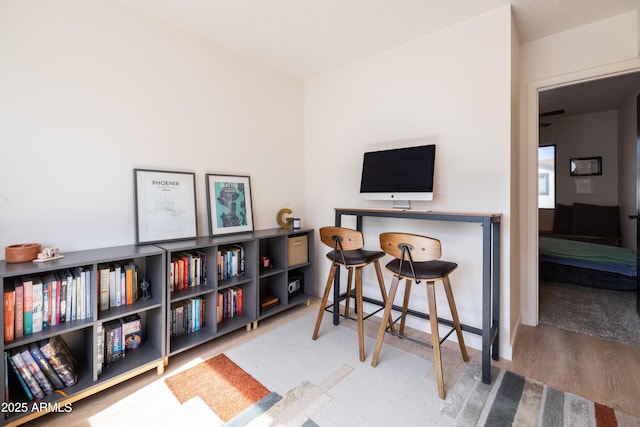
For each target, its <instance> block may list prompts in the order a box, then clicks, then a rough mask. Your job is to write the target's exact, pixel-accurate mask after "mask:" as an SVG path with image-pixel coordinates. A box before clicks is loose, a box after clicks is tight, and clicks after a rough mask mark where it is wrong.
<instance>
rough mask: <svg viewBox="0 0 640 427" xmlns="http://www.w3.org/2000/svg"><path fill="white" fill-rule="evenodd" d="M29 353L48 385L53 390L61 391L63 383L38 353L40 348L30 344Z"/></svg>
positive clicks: (40, 353)
mask: <svg viewBox="0 0 640 427" xmlns="http://www.w3.org/2000/svg"><path fill="white" fill-rule="evenodd" d="M29 352H30V353H31V356H32V357H33V360H35V361H36V363H37V364H38V366H39V367H40V370H41V371H42V373H43V374H44V376H45V377H46V378H47V380H48V381H49V383H50V384H51V385H52V386H53V388H54V390H61V389H63V388H64V387H65V385H64V383H63V382H62V380H61V379H60V377H59V376H58V374H57V373H56V371H55V370H54V369H53V367H52V366H51V364H49V361H48V360H47V358H46V357H45V356H44V354H43V353H42V351H40V347H38V344H36V343H31V344H30V345H29Z"/></svg>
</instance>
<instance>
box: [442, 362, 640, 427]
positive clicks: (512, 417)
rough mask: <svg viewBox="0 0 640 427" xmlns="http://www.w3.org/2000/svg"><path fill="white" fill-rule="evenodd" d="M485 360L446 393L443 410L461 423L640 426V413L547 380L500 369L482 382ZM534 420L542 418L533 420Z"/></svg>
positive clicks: (468, 368) (467, 370)
mask: <svg viewBox="0 0 640 427" xmlns="http://www.w3.org/2000/svg"><path fill="white" fill-rule="evenodd" d="M480 376H481V368H480V362H479V361H477V360H472V361H471V362H469V365H468V366H467V368H466V369H465V372H464V373H463V374H462V376H461V377H460V379H459V380H458V382H457V383H456V385H455V386H454V388H453V389H452V390H451V391H450V392H449V395H448V396H447V402H446V403H445V405H444V407H443V409H442V415H445V416H447V417H449V418H452V419H454V420H455V424H456V425H459V426H478V425H485V426H530V425H538V426H550V427H551V426H553V427H555V426H597V427H615V426H618V425H621V426H624V425H637V424H636V423H637V422H638V420H637V418H634V417H631V416H629V415H627V414H624V413H621V412H618V411H615V410H613V409H611V408H609V407H607V406H604V405H601V404H598V403H595V402H592V401H591V400H588V399H585V398H583V397H581V396H578V395H575V394H572V393H567V392H564V391H562V390H558V389H556V388H554V387H551V386H549V385H547V384H544V383H541V382H539V381H536V380H533V379H531V378H525V377H523V376H521V375H518V374H515V373H513V372H510V371H505V370H500V369H497V368H495V369H494V371H493V372H492V376H493V377H494V378H493V380H492V384H491V385H486V384H484V383H482V381H479V379H480ZM533 420H537V423H534V424H532V421H533Z"/></svg>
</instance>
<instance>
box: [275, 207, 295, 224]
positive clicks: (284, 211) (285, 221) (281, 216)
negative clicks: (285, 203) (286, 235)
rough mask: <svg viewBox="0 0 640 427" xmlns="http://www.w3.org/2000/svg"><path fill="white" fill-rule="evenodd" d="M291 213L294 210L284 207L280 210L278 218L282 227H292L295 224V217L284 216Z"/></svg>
mask: <svg viewBox="0 0 640 427" xmlns="http://www.w3.org/2000/svg"><path fill="white" fill-rule="evenodd" d="M290 213H293V211H292V210H291V209H288V208H283V209H280V210H279V211H278V216H277V217H276V219H277V221H278V225H279V226H280V228H291V227H292V226H293V218H291V217H288V218H285V217H284V216H285V215H288V214H290Z"/></svg>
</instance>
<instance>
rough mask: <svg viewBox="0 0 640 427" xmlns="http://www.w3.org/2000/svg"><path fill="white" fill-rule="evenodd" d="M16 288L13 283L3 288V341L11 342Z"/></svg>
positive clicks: (14, 320)
mask: <svg viewBox="0 0 640 427" xmlns="http://www.w3.org/2000/svg"><path fill="white" fill-rule="evenodd" d="M15 307H16V290H15V289H14V287H13V285H11V286H7V284H5V289H4V342H12V341H13V340H14V339H15V337H16V335H15V322H16V308H15Z"/></svg>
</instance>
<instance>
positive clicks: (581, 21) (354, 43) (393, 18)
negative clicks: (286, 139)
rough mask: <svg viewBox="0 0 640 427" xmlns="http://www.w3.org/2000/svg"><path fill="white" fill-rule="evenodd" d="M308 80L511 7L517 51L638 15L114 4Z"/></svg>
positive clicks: (528, 5)
mask: <svg viewBox="0 0 640 427" xmlns="http://www.w3.org/2000/svg"><path fill="white" fill-rule="evenodd" d="M115 1H117V2H119V3H121V4H123V5H125V6H127V7H129V8H130V9H132V10H135V11H138V12H140V13H142V14H145V15H148V16H151V17H152V18H154V19H157V20H160V21H162V22H165V23H166V24H168V25H171V26H174V27H177V28H179V29H182V30H183V31H186V32H188V33H191V34H193V35H196V36H197V37H201V38H203V39H205V40H207V41H208V42H210V43H212V44H213V45H215V46H217V47H220V48H222V49H225V50H228V51H230V52H233V53H235V54H237V55H240V56H242V57H245V58H248V59H249V60H252V61H256V62H257V63H260V64H263V65H265V66H267V67H270V68H273V69H276V70H279V71H281V72H283V73H286V74H288V75H291V76H293V77H296V78H300V79H306V78H309V77H312V76H315V75H319V74H322V73H325V72H327V71H330V70H331V69H334V68H337V67H341V66H344V65H346V64H349V63H351V62H354V61H357V60H359V59H362V58H365V57H367V56H370V55H373V54H375V53H377V52H381V51H383V50H386V49H390V48H393V47H395V46H398V45H400V44H403V43H406V42H409V41H411V40H414V39H416V38H419V37H422V36H424V35H426V34H429V33H431V32H434V31H437V30H439V29H442V28H445V27H447V26H450V25H453V24H456V23H458V22H461V21H464V20H466V19H470V18H472V17H474V16H477V15H480V14H482V13H485V12H488V11H491V10H493V9H495V8H498V7H500V6H503V5H506V4H509V3H510V4H511V5H512V10H513V16H514V22H515V25H516V28H517V31H518V36H519V39H520V42H521V43H526V42H529V41H532V40H535V39H538V38H542V37H545V36H549V35H552V34H555V33H558V32H562V31H565V30H568V29H572V28H575V27H578V26H581V25H585V24H588V23H591V22H594V21H598V20H602V19H606V18H609V17H612V16H616V15H619V14H622V13H626V12H629V11H633V10H638V8H639V7H640V0H445V1H442V0H268V1H267V0H115ZM637 79H638V75H637V74H636V75H632V76H631V75H630V76H623V77H620V78H615V79H605V80H600V81H594V82H589V83H583V84H581V85H574V86H568V87H564V88H559V89H554V90H550V91H547V92H543V93H541V96H540V111H541V112H545V111H551V110H556V109H561V108H562V109H565V111H566V115H569V114H583V113H585V112H594V111H606V110H608V109H615V106H616V105H618V104H619V102H620V96H622V94H624V93H625V91H627V93H628V87H629V86H628V85H629V84H636V86H635V87H637V81H638V80H637Z"/></svg>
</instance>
